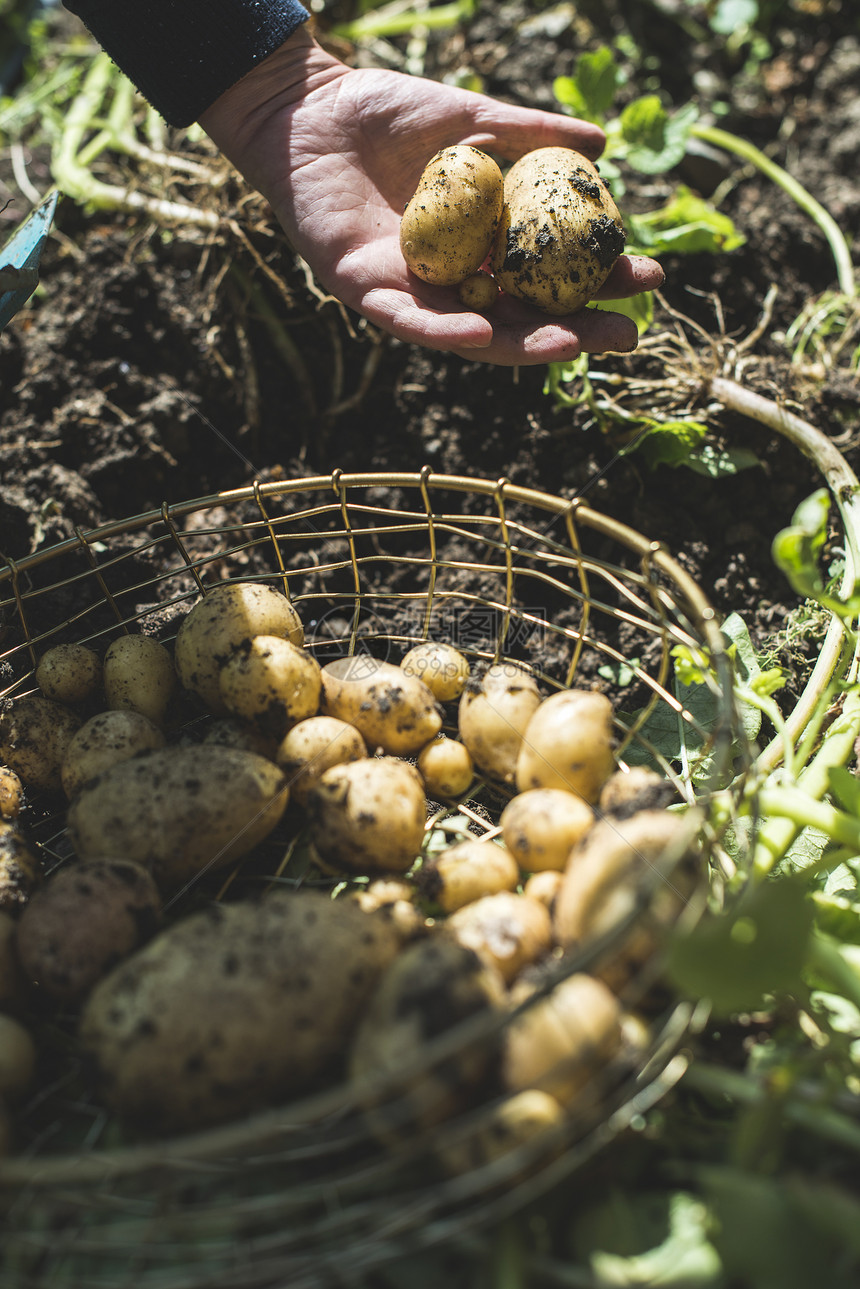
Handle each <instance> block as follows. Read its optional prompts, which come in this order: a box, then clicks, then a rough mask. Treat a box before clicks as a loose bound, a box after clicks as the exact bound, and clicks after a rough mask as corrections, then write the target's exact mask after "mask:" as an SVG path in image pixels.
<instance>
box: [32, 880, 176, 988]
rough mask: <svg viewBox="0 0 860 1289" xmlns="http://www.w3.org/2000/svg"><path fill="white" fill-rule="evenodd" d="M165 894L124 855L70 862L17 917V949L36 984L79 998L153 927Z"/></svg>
mask: <svg viewBox="0 0 860 1289" xmlns="http://www.w3.org/2000/svg"><path fill="white" fill-rule="evenodd" d="M160 908H161V896H160V894H159V891H158V887H157V886H156V885H155V882H154V881H153V878H152V877H151V875H150V874H149V873H148V872H147V870H146V869H145V868H143V867H142V866H141V865H140V864H133V863H131V861H130V860H127V859H101V860H99V859H97V860H93V861H91V862H90V863H87V864H68V865H66V866H65V867H64V868H60V869H58V870H57V872H56V873H55V874H54V875H53V876H52V877H50V878H49V879H48V881H47V882H45V884H44V885H43V886H42V887H40V889H39V890H38V891H37V892H36V894H35V895H34V896H33V898H32V899H31V900H30V902H29V904H28V905H27V907H26V908H25V909H24V912H23V913H22V915H21V918H20V920H19V922H18V936H17V949H18V959H19V961H20V963H21V967H22V969H23V970H24V972H25V973H26V976H27V978H28V980H29V981H30V982H31V984H34V985H37V986H38V987H39V989H41V990H43V991H44V992H45V993H46V994H49V995H50V996H51V997H52V998H57V999H60V1000H61V1001H63V1002H77V1001H78V1000H80V999H81V998H83V997H84V996H85V995H86V994H87V993H89V991H90V989H92V987H93V985H94V984H95V983H96V981H97V980H100V979H101V978H102V976H104V975H106V974H107V972H108V971H110V970H111V969H112V968H113V967H115V966H116V965H117V963H118V962H121V961H122V959H123V958H127V957H128V956H129V954H131V953H133V952H134V950H135V949H137V948H139V947H140V945H142V944H143V943H144V942H145V941H146V940H148V939H149V938H150V937H151V936H152V935H153V934H154V933H155V931H156V928H157V926H158V918H159V910H160Z"/></svg>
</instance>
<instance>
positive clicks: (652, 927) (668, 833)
mask: <svg viewBox="0 0 860 1289" xmlns="http://www.w3.org/2000/svg"><path fill="white" fill-rule="evenodd" d="M701 822H702V819H701V813H700V812H699V811H698V810H689V811H687V812H686V813H685V814H683V815H678V814H673V813H672V812H670V811H668V810H640V811H638V812H637V813H636V814H634V815H632V816H631V817H630V818H629V819H613V818H607V819H605V820H601V821H599V822H598V823H597V824H595V826H594V827H593V828H592V829H591V831H590V832H589V833H588V834H587V835H586V836H585V837H584V838H583V840H582V842H581V843H580V844H579V846H577V847H575V848H574V849H573V850H572V851H571V855H570V859H569V861H568V866H567V870H566V872H565V875H564V881H563V883H562V887H561V890H560V891H559V893H558V897H557V899H556V902H555V908H554V911H553V924H554V928H555V935H556V939H557V940H558V942H559V944H560V945H562V946H563V947H564V948H569V949H573V950H577V951H579V950H582V949H584V948H585V947H586V946H588V945H589V944H591V943H594V942H597V941H599V940H601V939H603V938H604V937H608V936H611V935H612V933H613V931H615V929H616V928H620V927H622V926H623V925H624V923H625V922H626V921H628V920H629V919H631V918H633V917H634V915H635V914H636V912H637V910H639V917H638V918H637V919H636V920H635V921H634V922H633V923H632V925H631V926H630V927H629V929H628V930H627V932H626V935H625V939H624V941H623V943H622V944H621V945H619V946H616V947H615V948H614V949H613V950H612V952H611V954H610V955H608V956H605V960H604V962H603V963H602V964H600V965H599V967H597V968H595V970H596V971H597V972H598V974H599V975H600V976H601V978H603V979H605V980H607V981H608V982H609V983H610V984H611V985H612V986H613V988H617V989H621V988H623V986H624V984H625V983H626V981H627V980H628V979H629V977H630V975H631V974H632V973H633V972H635V971H636V970H638V968H639V967H641V966H642V965H643V964H644V963H645V962H646V960H647V959H648V958H649V957H650V956H651V955H652V954H653V953H654V952H655V951H656V950H657V948H658V946H659V943H660V940H661V937H662V936H663V935H665V931H666V929H667V928H668V927H669V926H671V925H672V924H673V923H674V922H675V920H676V919H677V917H678V915H679V913H680V911H681V909H682V908H683V907H684V903H685V900H686V898H687V896H688V895H689V893H690V890H691V889H692V886H693V881H694V872H695V868H696V862H695V856H696V843H697V837H698V833H699V829H700V828H701Z"/></svg>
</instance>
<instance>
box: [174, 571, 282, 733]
mask: <svg viewBox="0 0 860 1289" xmlns="http://www.w3.org/2000/svg"><path fill="white" fill-rule="evenodd" d="M254 636H281V637H282V638H283V639H284V640H289V641H290V642H291V643H292V644H294V645H296V646H297V647H300V646H301V645H302V644H303V642H304V630H303V628H302V622H301V618H300V617H299V615H298V613H297V612H296V610H295V608H294V607H293V605H292V604H291V603H290V601H289V600H288V599H287V597H286V596H285V595H282V594H281V592H280V591H277V590H275V588H274V587H272V586H267V585H266V584H265V583H263V582H224V583H222V584H221V585H220V586H216V587H215V588H214V589H213V590H211V591H210V592H209V593H208V594H207V595H205V596H204V597H203V599H202V600H199V601H198V602H197V604H195V605H194V607H193V608H192V609H191V610H190V611H189V612H188V613H187V614H186V616H185V617H184V618H183V620H182V625H181V626H180V628H179V632H178V634H177V637H176V648H175V653H174V660H175V664H176V671H177V674H178V676H179V681H180V683H181V684H182V685H183V686H184V688H185V689H189V690H191V692H192V693H195V694H197V695H198V696H199V698H200V699H201V700H202V701H203V703H204V704H205V706H206V707H208V709H209V710H210V711H211V712H212V713H213V714H215V715H218V716H221V715H224V713H225V708H224V705H223V702H222V699H221V688H220V679H219V677H220V672H221V668H222V667H223V666H224V663H225V662H227V661H228V660H229V659H230V658H231V657H232V656H233V654H234V652H235V651H236V649H238V647H239V646H240V645H241V644H243V643H244V642H246V641H248V640H252V639H253V638H254Z"/></svg>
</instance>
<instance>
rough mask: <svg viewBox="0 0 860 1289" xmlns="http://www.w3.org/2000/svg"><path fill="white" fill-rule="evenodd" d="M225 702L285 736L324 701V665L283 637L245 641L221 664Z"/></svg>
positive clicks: (263, 729)
mask: <svg viewBox="0 0 860 1289" xmlns="http://www.w3.org/2000/svg"><path fill="white" fill-rule="evenodd" d="M219 684H220V688H221V701H222V703H223V704H224V706H225V707H226V708H227V710H228V712H230V713H231V714H232V715H233V716H237V717H239V718H240V720H245V721H249V722H250V723H251V724H252V725H254V726H256V728H257V729H258V730H260V732H261V733H262V734H265V735H267V736H268V737H269V738H274V739H281V738H283V737H284V735H285V734H286V732H287V730H288V729H289V728H290V727H291V726H293V725H295V724H296V723H297V722H298V721H302V720H305V719H306V718H307V717H308V716H314V715H315V714H316V711H317V708H318V707H319V704H320V694H321V692H322V679H321V677H320V667H319V663H318V662H317V661H316V659H315V658H312V657H311V655H310V654H309V653H306V652H305V651H304V649H300V648H299V647H298V646H297V645H294V644H292V643H291V641H289V640H284V639H283V638H282V637H281V636H254V638H253V640H246V641H244V642H243V643H242V644H241V645H239V647H238V648H237V649H236V651H235V652H234V654H233V656H232V657H231V658H228V660H227V662H225V664H224V666H223V667H222V668H221V674H220V680H219Z"/></svg>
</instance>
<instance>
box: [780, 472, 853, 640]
mask: <svg viewBox="0 0 860 1289" xmlns="http://www.w3.org/2000/svg"><path fill="white" fill-rule="evenodd" d="M829 515H830V493H829V492H828V490H827V489H826V488H818V489H817V490H816V491H815V492H813V493H812V494H811V496H809V497H806V498H805V500H804V501H802V502H801V503H800V505H799V506H798V507H797V509H796V510H795V512H794V514H793V516H792V520H791V524H790V525H789V526H788V528H783V529H782V530H781V531H780V532H778V533H777V535H776V537H774V539H773V544H772V546H771V551H772V554H773V559H774V563H775V564H776V565H777V567H778V568H780V569H782V571H783V573H784V574H785V576H786V577H787V578H788V580H789V582H790V583H791V586H792V588H793V589H794V590H795V591H796V592H797V593H798V595H802V596H804V597H805V598H806V599H809V600H816V601H817V602H818V603H819V604H820V605H822V606H823V607H824V608H825V609H829V610H830V612H831V613H834V614H836V615H837V616H838V617H841V618H843V619H846V618H853V617H855V616H856V614H857V613H858V612H860V592H858V590H857V588H856V587H855V589H854V592H853V594H851V595H849V596H847V597H846V598H845V599H842V598H840V597H839V596H836V595H832V594H831V593H830V590H829V588H828V586H827V584H826V582H825V580H824V578H823V577H822V574H821V569H820V566H819V560H820V558H821V553H822V550H823V548H824V545H825V542H826V541H827V525H828V519H829Z"/></svg>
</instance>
